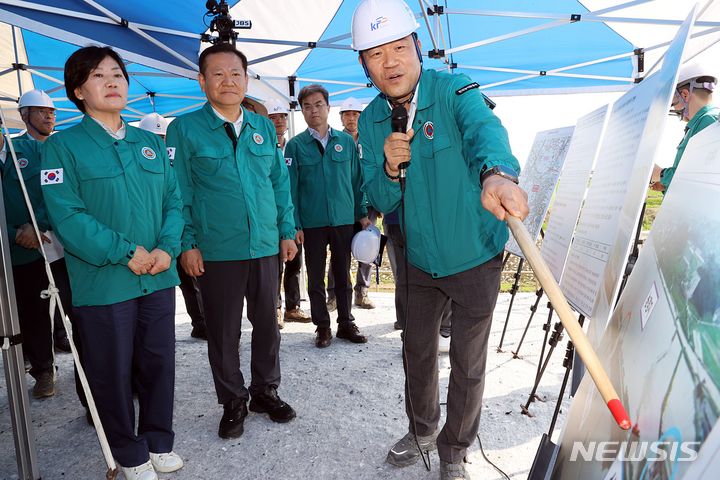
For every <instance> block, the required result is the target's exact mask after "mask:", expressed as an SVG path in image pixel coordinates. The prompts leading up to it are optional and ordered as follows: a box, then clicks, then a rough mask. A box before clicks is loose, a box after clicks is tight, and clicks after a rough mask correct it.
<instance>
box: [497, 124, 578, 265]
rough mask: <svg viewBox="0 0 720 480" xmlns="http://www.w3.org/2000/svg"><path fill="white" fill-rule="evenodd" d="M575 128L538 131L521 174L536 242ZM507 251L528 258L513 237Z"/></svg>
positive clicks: (528, 223)
mask: <svg viewBox="0 0 720 480" xmlns="http://www.w3.org/2000/svg"><path fill="white" fill-rule="evenodd" d="M573 129H574V127H564V128H556V129H553V130H545V131H543V132H538V134H537V135H536V136H535V141H534V142H533V146H532V149H531V150H530V155H528V160H527V162H526V163H525V167H524V168H523V169H522V171H521V172H520V188H522V189H523V190H525V192H526V193H527V195H528V206H529V207H530V213H529V214H528V216H527V217H526V218H525V220H523V223H524V224H525V228H527V230H528V232H529V233H530V237H531V238H533V239H536V238H537V237H538V235H539V234H540V228H541V227H542V223H543V220H544V219H545V215H546V214H547V211H548V208H549V207H550V200H551V199H552V195H553V192H554V191H555V185H556V184H557V181H558V178H559V177H560V171H561V170H562V168H563V162H564V161H565V155H566V154H567V150H568V145H569V144H570V138H571V137H572V134H573ZM505 250H507V251H508V252H510V253H512V254H513V255H516V256H518V257H521V258H525V256H524V255H523V253H522V250H520V245H518V244H517V242H516V241H515V237H513V236H510V239H509V240H508V242H507V244H505Z"/></svg>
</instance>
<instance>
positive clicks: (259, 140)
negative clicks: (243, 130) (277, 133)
mask: <svg viewBox="0 0 720 480" xmlns="http://www.w3.org/2000/svg"><path fill="white" fill-rule="evenodd" d="M252 138H253V142H255V143H256V144H258V145H262V144H263V143H265V139H264V138H263V136H262V135H260V134H259V133H257V132H256V133H253V136H252Z"/></svg>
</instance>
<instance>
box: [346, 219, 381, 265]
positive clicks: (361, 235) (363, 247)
mask: <svg viewBox="0 0 720 480" xmlns="http://www.w3.org/2000/svg"><path fill="white" fill-rule="evenodd" d="M350 249H351V250H352V254H353V257H355V260H357V261H358V262H360V263H373V262H374V261H375V259H376V258H377V256H378V254H379V253H380V230H378V229H377V227H376V226H375V225H370V226H369V227H367V228H366V229H365V230H360V231H359V232H358V233H356V234H355V236H354V237H353V239H352V243H351V244H350Z"/></svg>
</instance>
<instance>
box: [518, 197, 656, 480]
mask: <svg viewBox="0 0 720 480" xmlns="http://www.w3.org/2000/svg"><path fill="white" fill-rule="evenodd" d="M646 206H647V202H646V203H644V204H643V206H642V210H641V212H640V220H639V222H638V226H637V230H636V232H635V242H634V245H633V249H632V251H631V252H630V255H629V256H628V260H627V263H626V266H625V271H624V272H623V278H622V281H621V284H620V289H619V291H618V296H617V298H616V299H615V305H617V302H618V301H619V300H620V295H621V294H622V291H623V290H624V289H625V285H626V284H627V281H628V278H629V277H630V274H631V273H632V271H633V268H634V267H635V263H636V262H637V259H638V255H639V254H640V245H641V244H642V241H641V240H640V233H641V231H642V224H643V219H644V217H645V207H646ZM550 315H552V311H551V312H550ZM531 318H532V316H531ZM584 322H585V316H584V315H580V317H579V318H578V323H580V325H582V324H583V323H584ZM549 323H550V316H548V322H547V323H546V324H545V325H543V329H545V335H546V337H547V332H548V329H549ZM528 324H529V321H528ZM562 329H563V328H562V325H561V324H560V323H559V322H558V323H556V324H555V331H554V332H553V337H557V340H555V342H554V344H553V338H551V339H550V342H549V343H550V345H551V347H550V351H549V352H548V355H547V358H546V359H545V361H544V362H541V363H542V367H540V363H538V374H537V375H536V378H535V385H533V390H532V392H531V393H530V396H529V398H528V401H527V403H526V404H525V405H522V406H521V407H520V408H521V411H522V413H523V414H525V415H528V416H530V417H532V416H533V415H532V413H530V411H529V407H530V403H532V402H533V401H534V400H535V399H540V397H538V395H537V394H536V391H537V386H538V384H539V380H540V379H541V378H542V375H543V374H544V373H545V369H546V367H547V364H548V361H549V359H550V355H552V352H553V350H554V347H555V345H557V341H559V340H560V338H561V336H562ZM544 348H545V343H543V350H541V352H540V359H541V360H542V358H543V352H544ZM518 350H519V347H518ZM576 357H577V355H576V352H575V347H574V345H573V343H572V341H569V340H568V343H567V347H566V349H565V358H564V359H563V366H564V367H565V375H564V376H563V381H562V384H561V385H560V393H559V394H558V398H557V402H556V404H555V409H554V411H553V416H552V420H551V421H550V428H549V429H548V433H544V434H543V436H542V439H541V440H540V445H539V446H538V450H537V452H536V454H535V459H534V460H533V465H532V467H531V469H530V473H529V475H528V480H549V479H550V478H551V475H552V471H553V469H554V467H555V463H556V461H557V456H558V454H559V452H560V446H559V445H556V444H555V443H553V442H552V440H551V438H552V434H553V432H554V431H555V425H556V423H557V418H558V416H559V414H560V409H561V407H562V400H563V396H564V395H565V389H566V388H567V383H568V381H569V379H570V374H571V372H572V375H573V378H572V383H571V387H570V395H571V396H574V395H575V393H576V392H577V389H578V387H579V385H580V381H581V380H582V373H583V372H584V370H585V369H584V366H583V364H582V362H581V361H580V358H576ZM573 367H574V368H573Z"/></svg>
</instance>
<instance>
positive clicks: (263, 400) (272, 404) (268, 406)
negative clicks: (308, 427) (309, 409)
mask: <svg viewBox="0 0 720 480" xmlns="http://www.w3.org/2000/svg"><path fill="white" fill-rule="evenodd" d="M250 411H251V412H255V413H267V414H268V416H269V417H270V420H272V421H273V422H277V423H286V422H289V421H290V420H292V419H293V418H295V410H293V408H292V407H291V406H290V405H288V404H287V403H285V402H283V401H282V400H280V397H278V394H277V390H276V389H275V387H272V386H270V387H267V388H266V389H265V391H264V392H263V393H258V394H255V395H253V396H252V399H251V400H250Z"/></svg>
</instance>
